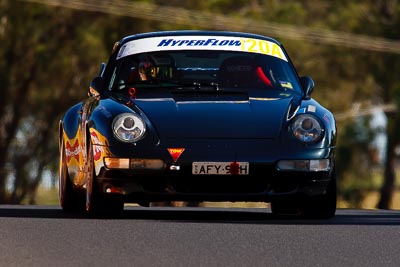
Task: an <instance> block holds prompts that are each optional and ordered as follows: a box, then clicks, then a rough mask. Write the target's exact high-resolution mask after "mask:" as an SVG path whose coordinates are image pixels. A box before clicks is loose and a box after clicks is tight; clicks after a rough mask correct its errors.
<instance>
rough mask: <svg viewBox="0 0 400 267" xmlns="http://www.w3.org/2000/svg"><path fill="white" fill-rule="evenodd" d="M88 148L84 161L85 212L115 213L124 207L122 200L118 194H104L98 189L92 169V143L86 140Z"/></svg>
mask: <svg viewBox="0 0 400 267" xmlns="http://www.w3.org/2000/svg"><path fill="white" fill-rule="evenodd" d="M88 145H89V148H88V151H87V158H86V163H85V172H86V212H87V213H88V214H92V215H99V214H102V215H115V214H118V213H120V212H121V211H122V210H123V209H124V202H123V200H122V198H120V197H118V196H111V195H110V196H105V195H103V194H102V193H101V192H99V191H98V186H97V179H96V174H95V169H94V160H93V145H92V144H91V142H88Z"/></svg>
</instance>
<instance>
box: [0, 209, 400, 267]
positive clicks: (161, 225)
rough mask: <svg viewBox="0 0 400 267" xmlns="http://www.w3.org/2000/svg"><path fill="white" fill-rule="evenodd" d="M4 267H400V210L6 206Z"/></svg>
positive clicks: (0, 223) (0, 262)
mask: <svg viewBox="0 0 400 267" xmlns="http://www.w3.org/2000/svg"><path fill="white" fill-rule="evenodd" d="M0 266H400V211H387V210H350V209H349V210H347V209H344V210H338V211H337V215H336V216H335V217H334V218H332V219H330V220H305V219H301V218H296V217H274V216H272V214H271V213H270V210H269V209H254V208H253V209H239V208H230V209H228V208H160V207H158V208H142V207H126V209H125V211H124V213H123V214H122V215H121V216H119V217H117V218H93V217H85V216H83V215H79V214H66V213H64V212H62V211H61V209H60V208H59V207H56V206H9V205H0Z"/></svg>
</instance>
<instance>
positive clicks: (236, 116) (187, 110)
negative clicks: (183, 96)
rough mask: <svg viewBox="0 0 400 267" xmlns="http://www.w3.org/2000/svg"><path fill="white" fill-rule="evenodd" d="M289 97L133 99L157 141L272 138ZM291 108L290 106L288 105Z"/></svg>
mask: <svg viewBox="0 0 400 267" xmlns="http://www.w3.org/2000/svg"><path fill="white" fill-rule="evenodd" d="M292 100H293V98H292V97H286V98H271V99H269V98H249V99H248V100H241V101H177V100H176V99H174V98H159V99H136V100H135V105H136V106H137V107H138V108H139V109H141V110H142V111H143V112H144V113H145V114H146V116H147V118H148V119H149V120H150V122H151V124H152V126H153V127H154V128H155V130H156V131H157V133H158V135H159V137H160V138H161V140H163V139H164V140H165V139H171V138H185V139H188V138H189V139H190V138H196V139H204V138H216V139H218V138H224V139H226V138H235V139H253V138H264V139H265V138H268V139H275V138H277V137H278V136H279V134H280V131H281V128H282V123H283V121H284V120H285V119H286V118H287V114H288V110H289V108H290V106H291V105H292V104H291V103H292ZM292 108H293V105H292Z"/></svg>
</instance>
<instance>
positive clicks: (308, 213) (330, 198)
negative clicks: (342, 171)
mask: <svg viewBox="0 0 400 267" xmlns="http://www.w3.org/2000/svg"><path fill="white" fill-rule="evenodd" d="M336 191H337V189H336V178H335V177H334V176H333V177H332V180H331V181H330V182H329V184H328V187H327V190H326V193H325V194H323V195H319V196H315V197H311V198H309V199H307V200H306V201H305V203H304V206H303V208H302V215H303V216H304V217H307V218H314V219H329V218H332V217H333V216H335V213H336V195H337V193H336Z"/></svg>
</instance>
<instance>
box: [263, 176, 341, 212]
mask: <svg viewBox="0 0 400 267" xmlns="http://www.w3.org/2000/svg"><path fill="white" fill-rule="evenodd" d="M336 191H337V189H336V176H335V173H333V174H332V176H331V180H330V182H329V184H328V186H327V188H326V192H325V193H324V194H321V195H317V196H312V197H309V198H306V199H298V200H295V199H291V200H281V201H273V202H271V210H272V213H273V214H275V215H300V216H302V217H304V218H310V219H329V218H332V217H333V216H335V213H336V195H337V192H336Z"/></svg>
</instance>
